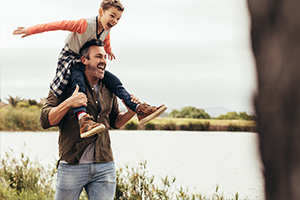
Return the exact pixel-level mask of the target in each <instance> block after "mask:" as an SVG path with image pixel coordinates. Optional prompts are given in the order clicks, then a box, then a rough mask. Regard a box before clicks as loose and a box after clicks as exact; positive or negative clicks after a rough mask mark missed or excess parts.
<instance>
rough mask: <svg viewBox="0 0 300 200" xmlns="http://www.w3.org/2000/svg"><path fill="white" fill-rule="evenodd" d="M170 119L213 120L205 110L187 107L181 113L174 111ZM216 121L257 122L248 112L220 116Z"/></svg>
mask: <svg viewBox="0 0 300 200" xmlns="http://www.w3.org/2000/svg"><path fill="white" fill-rule="evenodd" d="M169 117H174V118H195V119H212V118H211V117H210V116H209V114H207V113H206V112H205V110H204V109H200V108H196V107H192V106H187V107H184V108H182V109H181V110H180V111H178V110H176V109H175V110H173V111H172V112H171V113H170V114H169ZM215 119H239V120H249V121H256V116H255V115H249V114H247V113H246V112H240V113H237V112H228V113H227V114H225V115H220V116H219V117H216V118H215Z"/></svg>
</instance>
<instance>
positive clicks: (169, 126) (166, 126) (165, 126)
mask: <svg viewBox="0 0 300 200" xmlns="http://www.w3.org/2000/svg"><path fill="white" fill-rule="evenodd" d="M158 130H169V131H174V130H177V127H176V124H175V123H174V122H169V123H167V124H159V125H158Z"/></svg>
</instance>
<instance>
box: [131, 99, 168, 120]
mask: <svg viewBox="0 0 300 200" xmlns="http://www.w3.org/2000/svg"><path fill="white" fill-rule="evenodd" d="M165 110H167V106H165V105H164V104H163V105H161V106H159V107H156V106H150V105H148V104H146V103H143V104H139V105H138V107H137V111H136V114H137V117H138V120H139V121H140V123H141V124H143V125H144V124H145V123H147V122H149V121H150V120H152V119H154V118H156V117H158V116H159V115H161V114H163V112H165Z"/></svg>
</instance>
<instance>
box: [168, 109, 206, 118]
mask: <svg viewBox="0 0 300 200" xmlns="http://www.w3.org/2000/svg"><path fill="white" fill-rule="evenodd" d="M169 116H170V117H174V118H196V119H210V116H209V114H207V113H206V112H205V110H204V109H199V108H196V107H193V106H187V107H184V108H182V109H181V110H180V111H178V110H176V109H175V110H172V112H171V113H170V114H169Z"/></svg>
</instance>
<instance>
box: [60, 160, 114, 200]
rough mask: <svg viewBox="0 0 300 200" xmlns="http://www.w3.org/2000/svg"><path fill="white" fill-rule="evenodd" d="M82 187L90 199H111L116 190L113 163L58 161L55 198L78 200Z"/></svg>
mask: <svg viewBox="0 0 300 200" xmlns="http://www.w3.org/2000/svg"><path fill="white" fill-rule="evenodd" d="M83 188H85V190H86V192H87V195H88V197H89V199H91V200H94V199H97V200H109V199H111V200H113V199H114V195H115V190H116V170H115V163H114V162H108V163H93V164H79V165H69V164H64V163H60V164H59V165H58V170H57V185H56V192H55V200H75V199H76V200H78V199H79V196H80V193H81V191H82V189H83Z"/></svg>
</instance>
